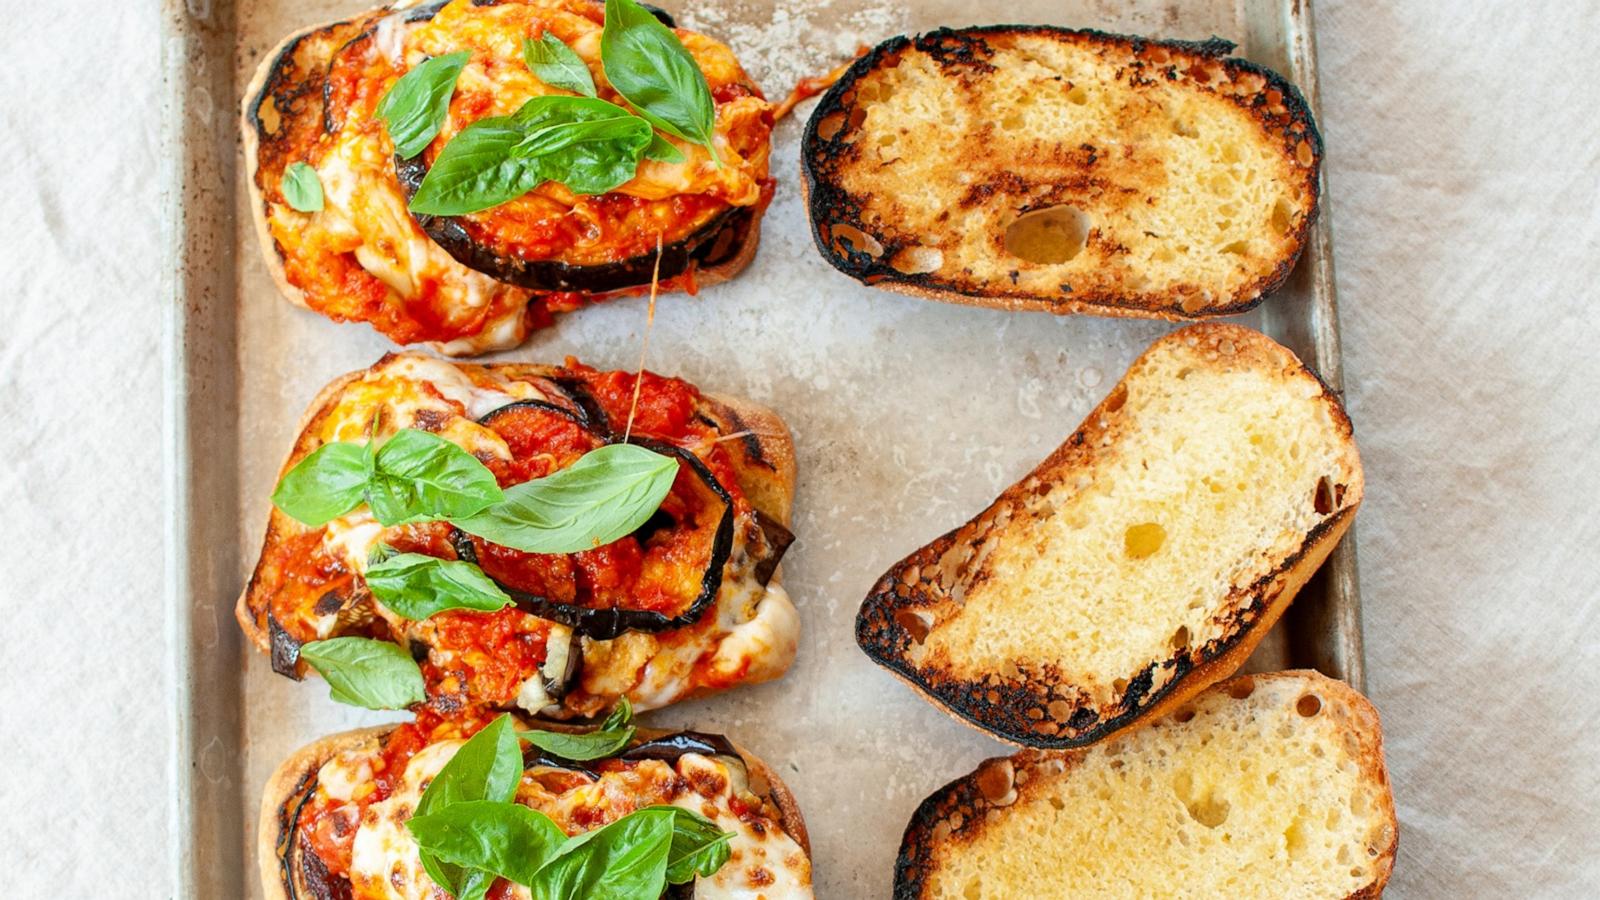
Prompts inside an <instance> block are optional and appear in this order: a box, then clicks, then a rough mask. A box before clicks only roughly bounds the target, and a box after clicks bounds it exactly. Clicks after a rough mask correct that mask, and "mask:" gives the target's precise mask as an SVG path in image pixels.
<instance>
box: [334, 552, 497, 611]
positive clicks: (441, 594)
mask: <svg viewBox="0 0 1600 900" xmlns="http://www.w3.org/2000/svg"><path fill="white" fill-rule="evenodd" d="M363 577H364V578H365V579H366V582H367V589H368V590H370V591H372V596H374V597H376V598H378V600H379V601H380V602H382V603H383V605H384V606H387V607H388V608H389V609H391V610H393V611H394V612H396V613H398V614H399V615H402V616H405V617H406V618H408V619H414V620H416V621H419V622H420V621H422V620H423V619H426V618H428V617H429V616H431V615H433V614H434V613H439V612H443V611H445V610H447V609H475V610H479V611H481V612H494V611H495V610H497V609H500V608H501V607H504V606H506V605H508V604H510V603H511V597H510V596H509V595H507V594H506V592H505V591H503V590H501V589H500V586H499V585H497V584H495V583H494V581H493V580H492V579H490V578H489V576H487V575H485V574H483V570H482V569H480V568H478V567H477V566H475V565H473V564H472V563H469V562H461V561H460V560H454V559H439V558H438V557H434V556H424V555H423V554H421V553H394V552H393V551H392V550H390V549H389V548H387V547H380V548H379V552H378V554H376V555H375V556H374V558H373V560H372V561H371V562H369V563H368V564H367V570H366V572H365V573H364V576H363Z"/></svg>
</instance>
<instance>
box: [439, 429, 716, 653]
mask: <svg viewBox="0 0 1600 900" xmlns="http://www.w3.org/2000/svg"><path fill="white" fill-rule="evenodd" d="M629 443H632V444H637V445H639V446H641V447H645V448H648V449H650V450H654V451H655V452H657V453H660V454H662V455H666V456H675V457H677V458H678V461H679V462H680V463H681V464H682V465H683V466H685V467H686V468H687V469H688V470H689V471H690V472H691V473H693V474H694V481H696V482H698V483H699V484H700V485H701V487H702V489H703V490H704V491H705V492H707V493H708V494H709V495H710V496H711V497H713V498H715V501H716V502H718V503H720V505H721V507H722V511H721V513H720V514H719V515H718V517H717V525H716V528H715V530H714V531H713V533H712V537H711V544H710V547H709V549H708V550H707V561H706V565H705V571H704V574H702V575H701V576H700V592H699V594H697V595H696V596H695V597H694V599H693V600H691V601H690V602H689V603H688V605H687V606H685V607H684V608H683V609H682V610H681V611H679V612H677V613H675V614H673V615H668V614H666V613H662V612H657V611H655V610H650V609H629V608H627V607H622V606H605V607H592V606H580V605H577V604H574V603H564V602H561V601H557V600H552V599H550V598H548V597H543V596H540V595H538V594H534V593H530V592H528V591H524V590H521V589H519V588H517V587H515V586H513V585H510V584H507V583H506V582H505V581H503V580H501V579H500V578H497V577H495V573H494V572H492V571H491V570H490V569H488V568H485V569H484V573H485V574H486V575H488V576H489V578H490V579H491V580H493V581H494V582H495V583H496V584H497V585H499V586H500V589H501V590H503V591H505V592H506V593H507V594H508V595H510V597H511V599H512V600H514V601H516V604H517V607H518V608H520V609H522V610H524V611H526V612H529V613H532V614H533V615H535V616H538V617H539V618H541V619H549V620H550V621H552V622H560V623H561V624H562V625H566V626H567V627H569V628H571V629H572V630H573V631H574V632H576V633H578V634H581V635H583V636H584V637H587V638H590V639H592V640H596V641H609V640H611V639H613V638H615V637H617V636H618V635H620V634H622V633H623V632H625V631H643V632H662V631H671V630H672V629H674V628H683V627H685V626H688V625H693V624H694V623H695V622H698V621H700V617H701V616H702V615H704V614H705V611H706V610H707V609H709V608H710V607H711V604H712V603H713V602H714V601H715V600H716V599H717V591H718V590H720V589H721V588H722V570H723V568H724V567H725V566H726V565H727V564H728V554H729V552H731V551H732V549H733V515H734V506H733V497H732V495H730V494H729V493H728V489H727V488H725V487H723V486H722V483H721V482H719V481H717V477H716V476H715V475H713V474H712V473H711V470H710V469H709V468H707V467H706V464H705V463H703V462H701V461H700V457H698V456H695V455H694V454H693V453H691V452H689V451H688V450H685V449H683V448H682V447H678V446H675V445H672V444H666V443H662V442H660V441H653V440H649V439H647V438H637V437H636V438H631V439H629ZM477 540H478V539H475V538H473V537H472V536H471V535H468V534H466V533H465V532H463V531H461V530H460V529H458V528H457V529H451V534H450V542H451V544H453V545H454V546H455V549H456V556H457V557H458V558H460V559H463V560H466V561H468V562H475V563H479V564H480V565H482V564H483V562H484V561H483V560H482V559H481V558H480V556H479V554H478V549H477V543H476V541H477Z"/></svg>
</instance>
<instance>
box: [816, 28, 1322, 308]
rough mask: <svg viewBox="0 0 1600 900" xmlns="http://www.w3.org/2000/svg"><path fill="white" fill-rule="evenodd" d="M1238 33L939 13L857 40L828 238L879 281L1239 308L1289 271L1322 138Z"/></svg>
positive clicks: (827, 120) (1310, 206)
mask: <svg viewBox="0 0 1600 900" xmlns="http://www.w3.org/2000/svg"><path fill="white" fill-rule="evenodd" d="M1232 49H1233V45H1232V44H1229V43H1228V42H1226V41H1223V40H1219V39H1212V40H1210V41H1206V42H1205V43H1198V44H1197V43H1189V42H1183V41H1159V40H1151V39H1147V38H1139V37H1126V36H1121V35H1112V34H1105V33H1103V32H1098V31H1070V30H1067V29H1064V28H1055V27H1050V26H1044V25H1036V26H1023V25H996V26H991V27H984V28H963V29H948V28H945V29H939V30H937V31H933V32H929V33H927V34H922V35H917V36H916V37H897V38H892V39H890V40H888V41H885V42H883V43H882V44H879V45H878V46H877V47H875V48H873V49H872V51H871V52H869V53H867V54H866V55H865V56H863V57H861V58H860V59H858V60H856V62H855V64H854V65H852V66H851V67H850V69H849V70H848V71H847V72H846V73H845V75H844V77H843V78H841V79H839V81H838V82H837V83H836V84H834V86H833V87H832V88H831V89H830V90H829V91H828V92H827V93H826V94H825V95H824V96H823V98H822V101H821V102H820V103H819V104H818V105H817V108H816V110H815V112H814V113H813V114H812V116H811V121H810V124H809V125H807V127H806V133H805V142H804V146H803V147H802V149H801V154H800V160H801V167H802V170H803V174H804V178H805V181H804V187H805V189H806V191H807V194H808V210H809V212H810V216H811V227H812V232H813V235H814V237H815V239H816V244H817V249H818V250H819V251H821V253H822V256H823V258H824V259H826V260H827V261H828V262H829V263H830V264H831V265H833V266H834V267H835V268H837V269H839V270H840V271H842V272H844V273H845V274H847V275H849V276H851V277H852V278H855V279H857V280H859V281H861V282H863V283H865V284H870V285H875V286H877V287H881V288H886V289H889V290H893V291H900V292H902V293H907V294H912V295H915V296H919V297H928V298H931V299H935V300H946V301H951V302H956V303H969V304H975V305H979V306H990V307H997V308H1000V309H1034V310H1045V311H1049V312H1056V313H1077V312H1087V313H1095V314H1097V315H1112V316H1145V317H1155V318H1164V319H1186V318H1201V317H1207V316H1217V315H1227V314H1231V313H1236V312H1240V311H1242V310H1245V309H1249V308H1250V307H1252V306H1254V305H1255V304H1256V303H1258V302H1260V300H1261V298H1262V297H1263V296H1264V295H1266V294H1267V293H1269V292H1270V291H1272V290H1273V289H1274V288H1276V287H1277V286H1278V285H1280V284H1282V283H1283V281H1284V279H1285V278H1287V277H1288V275H1289V272H1290V269H1291V268H1292V267H1293V265H1294V261H1295V259H1296V258H1297V257H1298V256H1299V255H1300V251H1301V249H1302V248H1303V247H1304V246H1305V244H1306V241H1307V235H1308V233H1309V229H1310V227H1311V223H1312V221H1313V220H1314V219H1315V218H1316V215H1317V207H1318V197H1319V191H1320V185H1319V181H1318V178H1319V175H1318V170H1319V168H1320V166H1321V159H1322V142H1321V140H1320V138H1319V137H1318V136H1317V129H1316V125H1315V124H1314V123H1313V122H1312V119H1311V113H1310V111H1309V109H1308V108H1307V106H1306V104H1305V101H1304V100H1303V99H1302V97H1301V96H1300V93H1299V91H1297V90H1296V89H1295V87H1294V85H1292V84H1290V83H1289V82H1287V81H1285V80H1284V79H1283V78H1281V77H1279V76H1278V75H1276V74H1274V73H1273V72H1270V71H1268V70H1266V69H1263V68H1261V67H1260V66H1257V65H1255V64H1254V63H1251V62H1248V61H1246V60H1242V59H1233V58H1229V57H1228V52H1229V51H1231V50H1232Z"/></svg>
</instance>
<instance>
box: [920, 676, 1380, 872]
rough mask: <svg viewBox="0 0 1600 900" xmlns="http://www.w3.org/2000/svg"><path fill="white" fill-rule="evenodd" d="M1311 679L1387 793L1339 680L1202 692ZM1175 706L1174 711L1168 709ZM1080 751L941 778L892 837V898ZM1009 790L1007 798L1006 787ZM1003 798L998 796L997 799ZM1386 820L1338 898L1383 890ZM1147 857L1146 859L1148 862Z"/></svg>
mask: <svg viewBox="0 0 1600 900" xmlns="http://www.w3.org/2000/svg"><path fill="white" fill-rule="evenodd" d="M1307 676H1312V677H1314V678H1315V679H1316V680H1317V682H1318V687H1317V690H1318V691H1321V692H1323V693H1325V694H1328V695H1330V698H1333V699H1334V702H1335V703H1337V704H1339V705H1341V706H1344V707H1346V708H1349V709H1351V710H1353V711H1355V712H1356V714H1357V715H1358V716H1360V717H1361V718H1362V719H1363V720H1365V721H1364V723H1363V724H1365V725H1366V726H1367V727H1363V728H1360V729H1359V730H1358V731H1357V734H1358V738H1359V741H1360V746H1361V752H1360V754H1359V764H1360V766H1361V768H1362V772H1363V775H1364V776H1365V779H1366V780H1370V781H1372V782H1374V783H1377V784H1381V785H1382V786H1383V791H1384V794H1385V795H1388V794H1390V787H1389V773H1388V770H1387V769H1386V767H1385V766H1384V762H1383V733H1382V730H1381V729H1380V728H1379V725H1378V713H1377V711H1376V710H1375V709H1373V707H1372V703H1371V702H1370V701H1369V700H1367V698H1366V697H1364V696H1362V695H1361V694H1360V693H1359V692H1357V691H1356V690H1355V689H1353V688H1351V687H1350V686H1349V685H1347V684H1345V683H1344V682H1342V681H1338V680H1335V679H1332V678H1327V677H1325V676H1323V675H1321V674H1320V673H1317V672H1310V671H1302V670H1290V671H1286V672H1274V673H1268V674H1254V675H1240V676H1237V677H1235V678H1230V679H1228V680H1226V681H1222V682H1219V683H1217V684H1215V685H1213V686H1212V687H1211V688H1210V689H1209V690H1212V691H1227V690H1230V689H1231V687H1232V685H1233V684H1234V683H1235V682H1243V681H1245V680H1246V679H1251V680H1253V681H1255V682H1264V681H1265V682H1271V681H1277V680H1285V679H1303V678H1306V677H1307ZM1174 711H1175V710H1174ZM1082 758H1083V751H1082V750H1054V751H1051V750H1023V751H1021V752H1019V753H1017V754H1015V755H1012V756H997V757H991V758H989V759H986V760H984V761H983V762H982V763H979V764H978V767H977V768H976V769H975V770H973V771H972V772H971V773H969V774H967V775H963V776H961V777H960V778H957V779H955V780H954V781H952V782H950V783H949V784H946V785H945V786H944V787H941V788H939V789H938V790H936V791H934V792H933V793H932V794H930V795H929V796H928V797H927V798H926V799H925V800H923V801H922V802H921V803H920V804H918V805H917V808H916V811H915V812H913V813H912V814H911V821H910V822H909V823H908V824H907V825H906V830H905V834H904V836H903V837H902V838H901V841H900V851H899V853H898V854H897V855H896V858H895V866H894V894H893V896H894V900H919V898H921V897H922V896H923V892H924V890H925V889H926V888H927V884H926V882H925V879H926V878H927V874H928V872H929V871H931V870H932V867H933V861H934V856H935V854H936V853H938V852H939V851H940V850H941V849H942V847H943V846H946V845H953V844H957V843H961V842H965V841H970V840H972V839H973V838H974V837H975V836H976V835H977V834H978V833H980V832H981V831H982V830H983V829H985V828H988V827H991V826H993V825H994V824H995V823H996V822H998V821H999V820H1000V819H1001V818H1003V817H1004V816H1005V811H1006V809H1007V807H1009V806H1012V805H1014V804H1016V803H1018V802H1020V801H1021V799H1022V798H1023V796H1025V795H1026V793H1028V792H1030V791H1037V790H1040V789H1041V785H1043V784H1044V783H1046V782H1047V781H1048V780H1049V779H1051V778H1060V777H1065V775H1066V774H1067V773H1069V772H1070V771H1071V770H1072V768H1073V767H1074V766H1076V765H1078V764H1079V762H1081V760H1082ZM1041 762H1051V763H1059V764H1060V765H1061V766H1062V767H1063V768H1062V769H1061V771H1060V772H1059V773H1056V774H1053V775H1046V776H1044V777H1040V778H1018V777H1016V776H1017V775H1018V774H1019V773H1023V772H1028V773H1030V774H1032V773H1033V772H1034V770H1035V767H1036V766H1037V765H1038V764H1039V763H1041ZM997 786H1003V787H1005V788H1008V789H1012V790H1015V791H1017V796H1016V797H1015V798H1013V797H1010V796H1008V795H1009V793H1010V791H1009V790H1000V789H997ZM1002 801H1004V802H1002ZM1385 812H1386V814H1387V817H1388V824H1389V835H1390V841H1389V845H1388V847H1387V848H1385V850H1384V851H1383V852H1382V853H1381V854H1380V857H1379V858H1380V861H1381V868H1380V872H1379V875H1378V878H1377V879H1376V880H1374V881H1373V883H1371V884H1369V885H1367V886H1366V887H1364V888H1362V889H1361V890H1359V891H1356V892H1355V893H1352V894H1350V895H1349V897H1347V898H1345V900H1375V898H1378V897H1381V896H1382V895H1383V889H1384V886H1385V885H1386V884H1387V883H1388V881H1389V875H1390V873H1391V872H1392V871H1393V868H1394V858H1395V852H1396V850H1397V849H1398V846H1399V820H1398V819H1397V818H1396V816H1395V810H1394V806H1393V804H1392V803H1391V804H1389V805H1388V807H1387V808H1386V810H1385ZM1152 862H1154V861H1152Z"/></svg>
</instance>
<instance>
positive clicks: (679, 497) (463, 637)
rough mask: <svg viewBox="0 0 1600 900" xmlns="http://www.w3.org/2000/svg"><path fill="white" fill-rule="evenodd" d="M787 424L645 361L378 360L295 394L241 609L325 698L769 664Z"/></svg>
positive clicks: (776, 664)
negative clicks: (605, 365)
mask: <svg viewBox="0 0 1600 900" xmlns="http://www.w3.org/2000/svg"><path fill="white" fill-rule="evenodd" d="M793 494H794V453H793V447H792V445H791V443H790V440H789V434H788V431H787V429H786V428H785V427H784V425H783V423H782V422H781V421H779V420H778V418H777V417H776V416H775V415H773V414H772V413H771V412H769V411H768V410H766V409H763V408H761V407H757V406H755V405H753V404H750V403H748V402H746V401H742V400H735V399H731V398H722V397H715V396H711V395H708V394H703V393H701V392H700V391H699V390H697V389H696V388H695V387H693V386H692V385H689V384H687V383H685V382H683V381H680V380H678V379H673V378H663V377H661V376H658V375H655V374H652V373H650V372H644V373H642V375H639V376H635V375H634V374H633V373H629V372H600V371H596V370H594V369H590V368H587V367H584V366H582V365H580V364H578V363H576V362H574V361H570V360H569V361H568V363H567V364H566V365H565V366H561V367H553V366H539V365H528V364H509V363H508V364H498V365H489V366H475V365H460V366H458V365H453V364H451V363H447V362H444V361H442V360H438V359H433V358H429V357H424V356H420V355H414V354H391V355H389V356H386V357H385V358H384V359H383V360H381V361H379V362H378V363H377V364H376V365H374V366H372V367H371V368H370V369H367V370H365V371H361V372H355V373H352V374H350V375H346V376H344V377H342V378H339V379H337V380H335V381H334V382H333V383H332V384H330V385H328V387H327V388H325V389H324V390H323V391H322V393H321V394H320V395H319V396H318V397H317V399H316V400H314V401H313V402H312V404H311V407H310V409H309V411H308V413H307V415H306V417H305V419H304V424H303V426H302V430H301V433H300V435H299V437H298V439H297V440H296V442H295V445H294V449H293V451H292V452H291V453H290V455H289V459H288V460H287V461H286V462H285V464H284V467H283V474H282V476H281V480H280V481H279V483H278V486H277V489H276V491H275V492H274V494H273V504H274V508H273V510H272V512H271V518H270V520H269V522H268V525H267V531H266V538H265V541H264V543H263V546H262V550H261V558H260V561H259V562H258V563H257V565H256V569H255V573H254V575H253V576H252V577H251V579H250V582H249V584H248V585H247V586H246V588H245V590H244V592H243V594H242V595H241V596H240V598H239V604H238V609H237V614H238V619H239V623H240V625H241V626H242V627H243V629H244V631H245V633H246V634H247V635H248V636H249V637H250V638H251V639H252V640H253V641H254V642H255V644H256V645H257V646H258V647H259V648H260V649H261V650H263V651H266V652H269V653H270V654H271V658H272V666H273V668H274V669H275V670H276V671H278V672H280V673H282V674H285V675H288V676H290V677H295V678H298V677H300V676H301V675H302V674H304V672H305V670H306V667H307V666H309V667H310V668H313V669H315V670H317V671H318V672H320V673H321V674H322V675H323V676H324V677H326V678H327V679H328V681H329V682H330V684H331V685H332V688H333V695H334V697H335V699H339V700H342V701H345V702H349V703H354V704H357V705H362V706H367V707H370V708H402V707H408V706H412V705H413V704H417V703H424V704H425V705H426V706H427V707H428V708H430V709H432V710H434V711H436V712H439V713H441V714H445V715H450V714H453V713H455V712H458V711H461V710H464V709H469V708H472V707H475V706H486V707H489V708H494V709H512V708H517V707H520V708H521V709H524V710H527V711H528V712H530V713H536V714H542V715H545V716H549V717H555V718H568V717H579V716H593V715H597V714H600V713H603V712H605V711H607V710H610V709H612V708H613V707H615V705H616V704H617V702H618V701H619V700H620V699H621V698H624V697H626V698H627V699H628V700H630V701H632V703H633V705H634V706H636V707H638V708H640V709H651V708H655V707H660V706H664V705H666V704H669V703H672V702H674V701H676V700H680V699H683V698H685V697H688V696H693V695H699V694H704V693H710V692H714V691H718V690H722V689H725V688H728V687H731V686H734V685H738V684H744V683H752V682H758V681H765V680H768V679H772V678H776V677H778V676H779V675H781V674H782V673H783V672H784V671H785V670H786V669H787V668H788V666H789V663H790V662H791V661H792V659H793V658H794V653H795V649H796V645H797V641H798V637H799V627H800V625H799V618H798V616H797V614H796V612H795V609H794V607H793V605H792V604H791V603H790V602H789V598H788V596H787V595H786V594H785V593H784V591H783V589H782V588H781V587H779V585H778V582H777V575H778V571H777V569H778V561H779V559H780V558H781V557H782V555H783V552H784V550H785V549H786V548H787V546H788V544H789V542H790V540H791V539H792V536H791V535H790V533H789V531H788V529H787V523H788V521H789V513H790V502H791V499H792V497H793Z"/></svg>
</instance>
